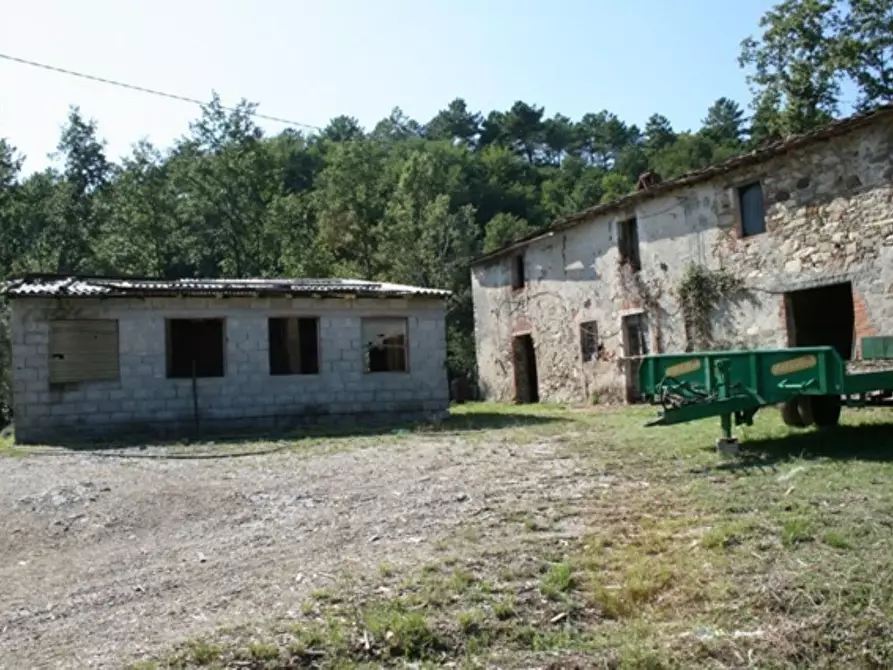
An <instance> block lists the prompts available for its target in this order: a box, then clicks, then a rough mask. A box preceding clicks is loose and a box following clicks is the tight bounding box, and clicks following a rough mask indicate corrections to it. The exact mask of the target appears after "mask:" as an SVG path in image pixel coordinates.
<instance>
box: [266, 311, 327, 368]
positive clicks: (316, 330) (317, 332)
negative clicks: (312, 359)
mask: <svg viewBox="0 0 893 670" xmlns="http://www.w3.org/2000/svg"><path fill="white" fill-rule="evenodd" d="M289 319H294V320H295V321H297V322H298V323H300V322H301V321H313V322H314V326H315V328H314V333H315V336H316V370H315V371H314V372H302V371H298V372H273V349H272V347H271V346H270V345H271V344H272V342H271V340H272V335H273V332H272V326H273V321H288V320H289ZM320 328H321V324H320V318H319V316H315V315H313V316H310V315H306V314H274V315H272V316H268V317H267V372H268V374H269V376H271V377H318V376H319V375H320V374H321V372H322V337H321V333H320ZM298 333H299V335H300V325H298ZM298 347H299V348H300V337H299V339H298Z"/></svg>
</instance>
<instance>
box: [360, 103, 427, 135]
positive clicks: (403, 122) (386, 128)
mask: <svg viewBox="0 0 893 670" xmlns="http://www.w3.org/2000/svg"><path fill="white" fill-rule="evenodd" d="M421 132H422V128H421V126H420V125H419V124H418V123H417V122H416V121H414V120H413V119H410V118H409V117H408V116H406V114H404V113H403V110H402V109H400V108H399V107H394V109H392V110H391V113H390V115H389V116H388V118H386V119H382V120H381V121H379V122H378V123H377V124H376V126H375V128H374V129H373V130H372V134H371V137H372V138H373V139H376V140H379V141H385V142H400V141H402V140H407V139H410V138H413V137H419V136H420V135H421Z"/></svg>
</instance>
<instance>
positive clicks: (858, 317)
mask: <svg viewBox="0 0 893 670" xmlns="http://www.w3.org/2000/svg"><path fill="white" fill-rule="evenodd" d="M853 316H854V328H853V330H854V331H855V337H856V342H855V351H856V353H855V356H856V358H857V359H861V358H862V338H863V337H872V336H874V335H877V331H876V330H875V329H874V328H873V327H872V325H871V319H870V316H869V314H868V306H867V305H866V304H865V301H864V300H863V299H862V297H861V296H860V295H859V294H858V293H856V292H855V291H853Z"/></svg>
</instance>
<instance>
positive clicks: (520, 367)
mask: <svg viewBox="0 0 893 670" xmlns="http://www.w3.org/2000/svg"><path fill="white" fill-rule="evenodd" d="M512 354H513V357H514V362H515V402H517V403H531V402H539V400H540V394H539V380H538V379H537V374H536V350H535V349H534V347H533V337H531V336H530V334H526V335H516V336H515V337H513V338H512Z"/></svg>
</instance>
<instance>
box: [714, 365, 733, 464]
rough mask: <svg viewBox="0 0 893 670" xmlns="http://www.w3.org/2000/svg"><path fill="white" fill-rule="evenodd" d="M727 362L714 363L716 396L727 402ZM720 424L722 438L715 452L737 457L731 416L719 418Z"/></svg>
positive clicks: (728, 389)
mask: <svg viewBox="0 0 893 670" xmlns="http://www.w3.org/2000/svg"><path fill="white" fill-rule="evenodd" d="M729 367H730V366H729V361H728V359H722V358H721V359H719V360H717V361H716V373H717V374H716V376H717V378H718V379H717V382H718V384H717V387H718V388H717V395H718V396H719V399H720V400H728V399H729V398H730V397H731V395H732V394H731V388H730V386H731V384H730V383H729V381H730V380H729ZM719 419H720V422H721V424H722V437H721V438H719V439H718V440H717V441H716V450H717V451H718V452H719V453H721V454H726V455H729V456H731V455H737V454H738V440H736V439H735V438H734V437H732V415H731V414H730V413H728V412H726V413H725V414H722V415H721V416H720V418H719Z"/></svg>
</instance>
